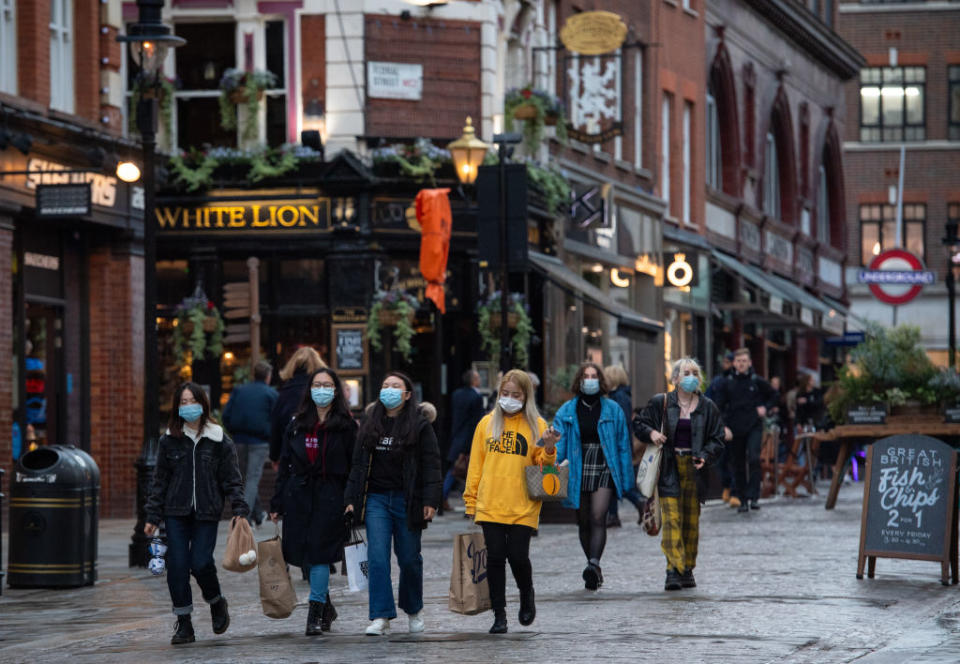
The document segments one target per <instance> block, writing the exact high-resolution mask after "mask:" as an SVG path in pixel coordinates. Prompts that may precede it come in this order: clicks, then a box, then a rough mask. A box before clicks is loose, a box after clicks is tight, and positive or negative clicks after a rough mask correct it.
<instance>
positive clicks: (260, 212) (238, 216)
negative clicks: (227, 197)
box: [154, 200, 328, 230]
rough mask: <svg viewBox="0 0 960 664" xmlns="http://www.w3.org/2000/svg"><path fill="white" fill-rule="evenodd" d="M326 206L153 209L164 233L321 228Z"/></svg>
mask: <svg viewBox="0 0 960 664" xmlns="http://www.w3.org/2000/svg"><path fill="white" fill-rule="evenodd" d="M321 204H322V205H323V209H322V210H321ZM327 204H328V203H327V201H325V200H324V201H322V202H321V203H317V204H299V203H295V202H289V203H287V202H284V203H279V204H276V205H262V204H250V205H243V204H240V205H209V206H206V207H165V206H160V207H157V208H156V210H154V215H155V216H156V219H157V225H158V226H159V227H160V228H161V229H163V230H193V229H198V230H207V229H211V230H212V229H225V230H241V229H245V228H249V229H254V228H320V229H322V228H326V227H327V207H326V206H327Z"/></svg>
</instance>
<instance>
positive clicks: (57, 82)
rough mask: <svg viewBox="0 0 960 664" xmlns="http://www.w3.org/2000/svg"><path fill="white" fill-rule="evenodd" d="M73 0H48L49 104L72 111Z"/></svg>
mask: <svg viewBox="0 0 960 664" xmlns="http://www.w3.org/2000/svg"><path fill="white" fill-rule="evenodd" d="M73 78H74V77H73V0H51V2H50V108H53V109H55V110H58V111H64V112H65V113H73Z"/></svg>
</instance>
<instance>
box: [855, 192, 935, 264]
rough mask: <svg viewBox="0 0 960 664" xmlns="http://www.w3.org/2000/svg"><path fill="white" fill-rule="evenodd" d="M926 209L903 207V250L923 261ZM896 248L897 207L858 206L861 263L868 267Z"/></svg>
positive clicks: (911, 205) (923, 206) (910, 204)
mask: <svg viewBox="0 0 960 664" xmlns="http://www.w3.org/2000/svg"><path fill="white" fill-rule="evenodd" d="M926 217H927V206H926V205H925V204H923V203H905V204H904V206H903V248H904V249H906V250H907V251H909V252H911V253H913V254H915V255H916V256H918V257H919V258H920V260H924V254H925V246H924V227H925V225H926ZM896 245H897V206H896V205H886V204H884V205H880V204H877V203H873V204H869V205H861V206H860V262H861V264H862V265H869V264H870V262H871V261H872V260H873V258H874V256H877V255H878V254H879V253H880V252H881V251H886V250H887V249H893V248H895V247H896Z"/></svg>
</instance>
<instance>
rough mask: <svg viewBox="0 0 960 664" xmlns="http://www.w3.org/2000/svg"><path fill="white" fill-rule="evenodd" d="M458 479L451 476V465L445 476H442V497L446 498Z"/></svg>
mask: <svg viewBox="0 0 960 664" xmlns="http://www.w3.org/2000/svg"><path fill="white" fill-rule="evenodd" d="M459 481H460V480H459V479H458V478H456V477H454V476H453V466H450V470H448V471H447V476H446V477H444V478H443V499H444V500H446V499H447V496H448V495H450V491H451V490H452V489H453V487H454V485H455V484H456V483H457V482H459Z"/></svg>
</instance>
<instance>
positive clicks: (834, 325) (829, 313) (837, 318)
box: [768, 274, 846, 334]
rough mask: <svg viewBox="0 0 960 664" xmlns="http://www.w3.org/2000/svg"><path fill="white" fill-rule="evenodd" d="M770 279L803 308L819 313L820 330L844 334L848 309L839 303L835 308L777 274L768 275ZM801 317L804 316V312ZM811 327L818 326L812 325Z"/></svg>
mask: <svg viewBox="0 0 960 664" xmlns="http://www.w3.org/2000/svg"><path fill="white" fill-rule="evenodd" d="M768 277H769V278H770V279H771V280H772V281H773V283H775V284H776V285H777V287H778V288H780V289H781V290H783V291H784V292H785V293H787V294H788V295H790V296H791V297H792V298H794V299H795V300H796V301H797V302H799V303H800V306H801V307H803V308H804V309H809V310H810V311H812V312H817V313H819V314H820V325H819V327H820V329H822V330H825V331H826V332H829V333H830V334H843V329H844V324H845V322H846V321H845V318H846V316H845V315H844V314H845V313H846V308H844V307H842V306H840V305H839V303H837V306H833V305H831V304H830V303H829V302H826V301H825V300H824V299H823V298H821V297H817V296H816V295H814V294H813V293H808V292H807V291H805V290H804V289H803V288H801V287H800V286H798V285H796V284H794V283H791V282H789V281H787V280H786V279H784V278H782V277H778V276H776V275H775V274H771V275H768ZM801 316H804V313H803V311H802V310H801ZM804 322H806V321H804ZM811 327H817V326H816V325H813V324H811Z"/></svg>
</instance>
